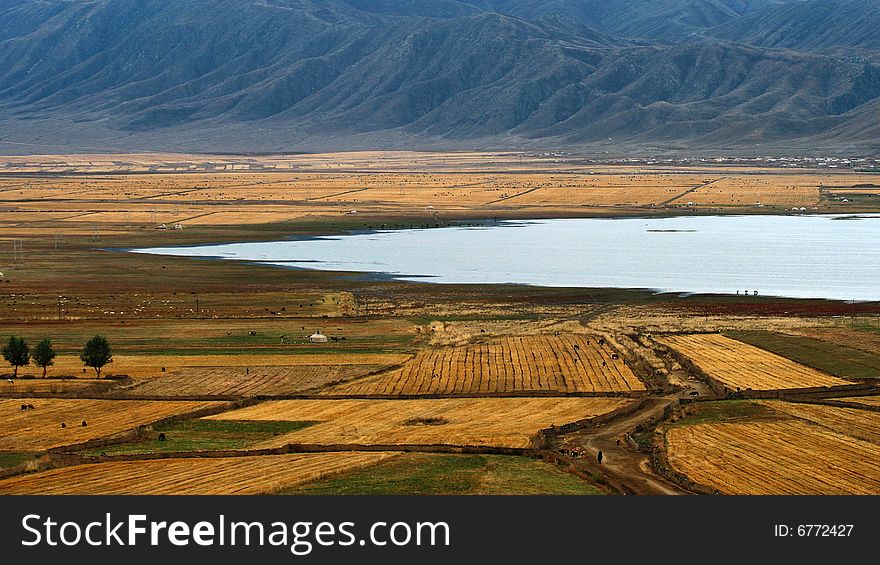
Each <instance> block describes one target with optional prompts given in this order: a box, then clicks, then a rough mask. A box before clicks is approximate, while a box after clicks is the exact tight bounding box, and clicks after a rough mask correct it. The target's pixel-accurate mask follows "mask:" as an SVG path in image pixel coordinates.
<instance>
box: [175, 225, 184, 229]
mask: <svg viewBox="0 0 880 565" xmlns="http://www.w3.org/2000/svg"><path fill="white" fill-rule="evenodd" d="M174 229H176V230H182V229H183V224H174Z"/></svg>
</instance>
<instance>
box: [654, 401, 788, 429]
mask: <svg viewBox="0 0 880 565" xmlns="http://www.w3.org/2000/svg"><path fill="white" fill-rule="evenodd" d="M686 410H687V412H688V414H687V415H686V416H684V417H683V418H681V419H680V420H678V421H677V422H671V423H668V424H667V427H670V428H675V427H678V426H694V425H697V424H717V423H723V422H727V423H733V422H751V421H754V420H759V419H766V418H773V419H775V418H778V417H779V414H778V413H777V412H775V411H773V409H771V408H767V407H766V406H761V405H760V404H755V403H754V402H752V401H750V400H720V401H717V402H696V403H693V404H690V405H687V408H686Z"/></svg>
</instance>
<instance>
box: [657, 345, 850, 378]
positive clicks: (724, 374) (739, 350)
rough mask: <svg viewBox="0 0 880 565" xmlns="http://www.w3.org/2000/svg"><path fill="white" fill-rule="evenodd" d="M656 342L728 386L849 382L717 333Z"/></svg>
mask: <svg viewBox="0 0 880 565" xmlns="http://www.w3.org/2000/svg"><path fill="white" fill-rule="evenodd" d="M659 341H660V342H661V343H664V344H665V345H668V346H670V347H673V348H675V349H677V350H678V351H679V352H680V353H681V354H682V355H684V356H686V357H688V358H689V359H690V360H691V361H693V362H694V363H695V364H696V365H697V366H699V367H700V368H701V369H702V370H703V371H705V372H706V373H707V374H708V375H709V376H711V377H712V378H714V379H717V380H718V381H720V382H721V383H722V384H724V385H725V386H726V387H728V388H730V389H743V390H747V389H752V390H779V389H795V388H810V387H831V386H840V385H846V384H849V383H848V382H847V381H845V380H843V379H838V378H837V377H832V376H831V375H827V374H825V373H821V372H819V371H817V370H815V369H811V368H810V367H806V366H804V365H801V364H799V363H795V362H794V361H790V360H789V359H786V358H785V357H781V356H779V355H776V354H773V353H770V352H769V351H765V350H763V349H760V348H758V347H753V346H751V345H747V344H745V343H742V342H740V341H736V340H734V339H730V338H728V337H724V336H722V335H720V334H693V335H674V336H673V335H670V336H665V337H663V338H660V339H659Z"/></svg>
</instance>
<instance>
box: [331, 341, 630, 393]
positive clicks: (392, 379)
mask: <svg viewBox="0 0 880 565" xmlns="http://www.w3.org/2000/svg"><path fill="white" fill-rule="evenodd" d="M612 355H616V354H615V353H613V351H612V350H611V348H610V347H609V346H607V345H599V344H598V340H597V339H596V338H595V337H587V336H580V335H562V336H530V337H509V338H503V339H499V340H495V341H491V342H488V343H481V344H474V345H466V346H462V347H444V348H439V349H429V350H425V351H422V352H420V353H418V354H417V355H416V356H415V357H414V358H413V359H412V360H410V361H409V362H407V363H405V364H404V366H403V367H402V368H401V369H399V370H395V371H391V372H388V373H385V374H382V375H377V376H375V377H370V378H368V379H363V380H359V381H356V382H353V383H349V384H345V385H341V386H338V387H335V388H333V389H331V390H330V391H328V394H351V395H403V396H406V395H411V394H480V393H511V392H535V391H540V392H548V391H549V392H572V393H575V392H632V391H643V390H645V386H644V385H643V384H642V383H641V381H639V379H638V378H636V376H635V375H634V374H633V372H632V370H630V368H629V367H628V366H627V365H626V364H624V361H623V359H620V358H618V359H613V358H612Z"/></svg>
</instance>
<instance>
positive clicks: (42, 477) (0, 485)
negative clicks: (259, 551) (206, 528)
mask: <svg viewBox="0 0 880 565" xmlns="http://www.w3.org/2000/svg"><path fill="white" fill-rule="evenodd" d="M394 455H396V454H395V453H318V454H308V455H272V456H262V457H229V458H216V459H214V458H211V459H161V460H153V461H124V462H113V463H100V464H92V465H79V466H76V467H67V468H63V469H56V470H52V471H46V472H43V473H36V474H32V475H25V476H22V477H15V478H11V479H7V480H4V481H0V494H55V495H59V494H80V495H82V494H86V495H109V494H124V495H156V494H163V495H184V494H199V495H211V494H214V495H218V494H222V495H232V494H235V495H239V494H268V493H272V492H275V491H278V490H281V489H284V488H288V487H291V486H294V485H299V484H302V483H307V482H310V481H313V480H316V479H321V478H324V477H327V476H329V475H333V474H336V473H340V472H343V471H348V470H351V469H356V468H359V467H364V466H367V465H372V464H374V463H378V462H379V461H382V460H384V459H388V458H389V457H393V456H394Z"/></svg>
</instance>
